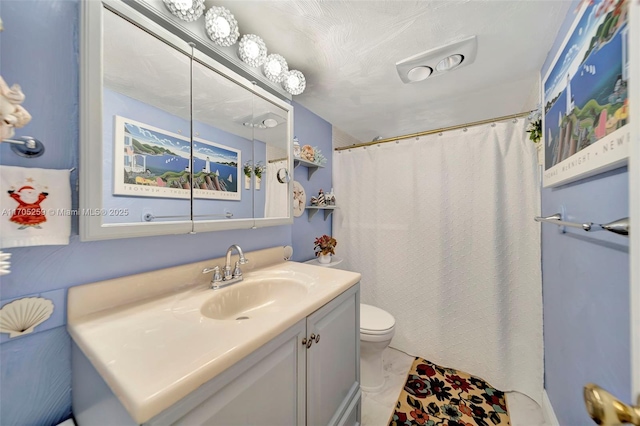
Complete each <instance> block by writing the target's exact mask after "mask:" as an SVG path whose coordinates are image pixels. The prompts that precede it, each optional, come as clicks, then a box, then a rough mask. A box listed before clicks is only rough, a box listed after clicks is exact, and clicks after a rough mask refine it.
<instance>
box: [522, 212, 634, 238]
mask: <svg viewBox="0 0 640 426" xmlns="http://www.w3.org/2000/svg"><path fill="white" fill-rule="evenodd" d="M533 219H534V220H535V221H536V222H546V223H553V224H554V225H558V226H568V227H571V228H580V229H583V230H585V231H587V232H593V231H609V232H613V233H614V234H618V235H625V236H628V235H629V218H628V217H625V218H622V219H618V220H614V221H613V222H609V223H605V224H599V223H593V222H586V223H576V222H566V221H564V220H562V213H556V214H554V215H551V216H546V217H542V216H536V217H534V218H533Z"/></svg>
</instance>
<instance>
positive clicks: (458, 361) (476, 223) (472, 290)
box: [333, 119, 543, 403]
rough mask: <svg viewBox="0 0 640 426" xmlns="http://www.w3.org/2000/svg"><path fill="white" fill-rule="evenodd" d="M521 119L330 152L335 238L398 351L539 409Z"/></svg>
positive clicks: (536, 273) (535, 185)
mask: <svg viewBox="0 0 640 426" xmlns="http://www.w3.org/2000/svg"><path fill="white" fill-rule="evenodd" d="M525 126H526V123H525V120H522V119H520V120H518V122H517V123H515V124H514V123H513V122H503V123H497V124H495V125H483V126H476V127H470V128H469V129H468V130H467V131H463V130H456V131H450V132H445V133H444V134H442V135H431V136H426V137H422V138H420V140H415V139H411V140H404V141H401V142H399V143H386V144H381V145H373V146H369V147H367V148H356V149H352V150H349V151H341V152H336V153H334V156H333V157H334V188H335V195H336V199H337V201H338V204H339V207H340V208H339V210H337V211H336V213H334V227H333V234H334V236H335V237H336V238H337V240H338V246H337V252H338V255H339V256H341V257H344V259H345V269H349V270H353V271H358V272H361V273H362V281H361V289H362V302H363V303H368V304H372V305H376V306H379V307H381V308H383V309H385V310H387V311H388V312H390V313H391V314H392V315H393V316H394V317H395V318H396V334H395V337H394V339H393V341H392V343H391V346H393V347H395V348H398V349H400V350H403V351H405V352H407V353H410V354H412V355H416V356H421V357H424V358H426V359H428V360H430V361H432V362H435V363H437V364H440V365H443V366H446V367H451V368H456V369H460V370H463V371H466V372H468V373H470V374H473V375H478V376H480V377H483V378H484V379H486V380H487V381H488V382H489V383H491V384H492V385H493V386H495V387H497V388H498V389H501V390H504V391H510V390H516V391H519V392H522V393H524V394H526V395H528V396H530V397H531V398H533V399H534V400H536V401H537V402H538V403H540V402H541V400H542V389H543V343H542V284H541V270H540V269H541V268H540V228H539V226H540V225H539V224H537V223H536V222H534V220H533V217H534V216H535V215H537V214H538V211H539V199H540V193H539V180H538V177H537V175H538V172H537V164H536V150H535V147H534V145H533V143H531V142H530V141H529V140H527V134H526V133H525Z"/></svg>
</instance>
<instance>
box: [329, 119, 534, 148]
mask: <svg viewBox="0 0 640 426" xmlns="http://www.w3.org/2000/svg"><path fill="white" fill-rule="evenodd" d="M534 111H535V110H532V111H525V112H521V113H518V114H512V115H505V116H502V117H497V118H491V119H489V120H482V121H474V122H473V123H467V124H458V125H456V126H451V127H442V128H440V129H435V130H426V131H424V132H418V133H411V134H408V135H402V136H395V137H393V138H386V139H380V140H377V141H371V142H363V143H358V144H355V145H349V146H343V147H340V148H335V149H334V151H344V150H345V149H351V148H361V147H363V146H371V145H378V144H381V143H388V142H397V141H400V140H402V139H409V138H417V137H419V136H426V135H433V134H434V133H442V132H448V131H449V130H458V129H464V128H465V127H472V126H480V125H481V124H490V123H495V122H496V121H504V120H511V119H512V118H520V117H526V116H528V115H529V114H531V113H532V112H534Z"/></svg>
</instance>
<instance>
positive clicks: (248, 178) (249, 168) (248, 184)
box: [243, 161, 253, 189]
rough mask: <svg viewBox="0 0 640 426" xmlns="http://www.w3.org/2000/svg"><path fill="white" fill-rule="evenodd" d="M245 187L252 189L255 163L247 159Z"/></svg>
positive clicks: (244, 169)
mask: <svg viewBox="0 0 640 426" xmlns="http://www.w3.org/2000/svg"><path fill="white" fill-rule="evenodd" d="M243 171H244V189H251V174H252V173H253V164H252V163H251V161H245V163H244V167H243Z"/></svg>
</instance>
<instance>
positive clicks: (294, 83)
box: [287, 75, 300, 87]
mask: <svg viewBox="0 0 640 426" xmlns="http://www.w3.org/2000/svg"><path fill="white" fill-rule="evenodd" d="M287 84H288V85H289V87H298V85H299V84H300V79H299V78H298V76H296V75H290V76H289V78H288V79H287Z"/></svg>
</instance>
